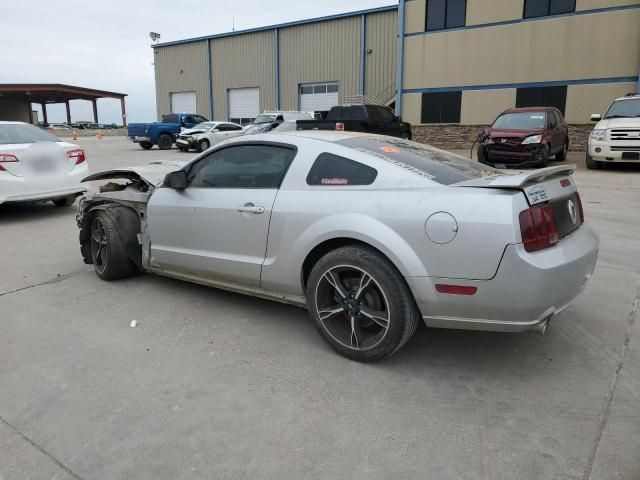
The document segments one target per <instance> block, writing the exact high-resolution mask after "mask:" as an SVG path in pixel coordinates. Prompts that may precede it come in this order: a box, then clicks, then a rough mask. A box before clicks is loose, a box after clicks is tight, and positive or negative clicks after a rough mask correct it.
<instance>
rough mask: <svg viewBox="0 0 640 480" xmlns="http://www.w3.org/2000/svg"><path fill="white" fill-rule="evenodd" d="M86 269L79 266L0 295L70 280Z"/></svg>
mask: <svg viewBox="0 0 640 480" xmlns="http://www.w3.org/2000/svg"><path fill="white" fill-rule="evenodd" d="M84 271H85V269H84V268H79V269H77V270H73V271H71V272H68V273H63V274H60V273H59V274H58V276H57V277H55V278H52V279H51V280H45V281H43V282H39V283H34V284H33V285H27V286H26V287H20V288H16V289H15V290H9V291H7V292H2V293H0V297H4V296H5V295H10V294H12V293H17V292H22V291H23V290H29V289H30V288H35V287H41V286H43V285H51V284H53V283H58V282H63V281H65V280H68V279H70V278H72V277H75V276H76V275H78V274H79V273H82V272H84Z"/></svg>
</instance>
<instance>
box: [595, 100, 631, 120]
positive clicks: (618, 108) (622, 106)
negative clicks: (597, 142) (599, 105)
mask: <svg viewBox="0 0 640 480" xmlns="http://www.w3.org/2000/svg"><path fill="white" fill-rule="evenodd" d="M634 117H640V98H637V99H635V98H634V99H633V100H618V101H616V102H613V103H612V104H611V106H610V107H609V111H607V113H606V114H605V115H604V118H634Z"/></svg>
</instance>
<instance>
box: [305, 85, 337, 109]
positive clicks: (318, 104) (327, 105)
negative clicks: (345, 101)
mask: <svg viewBox="0 0 640 480" xmlns="http://www.w3.org/2000/svg"><path fill="white" fill-rule="evenodd" d="M338 104H339V102H338V84H337V83H317V84H312V85H300V110H302V111H303V112H326V111H327V110H330V109H331V107H335V106H336V105H338Z"/></svg>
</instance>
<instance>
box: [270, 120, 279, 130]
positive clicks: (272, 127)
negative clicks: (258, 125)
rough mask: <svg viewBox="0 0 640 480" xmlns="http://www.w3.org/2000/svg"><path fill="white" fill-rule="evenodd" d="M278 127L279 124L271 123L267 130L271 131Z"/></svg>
mask: <svg viewBox="0 0 640 480" xmlns="http://www.w3.org/2000/svg"><path fill="white" fill-rule="evenodd" d="M279 126H280V124H279V123H278V122H273V123H272V124H271V128H270V129H269V130H273V129H274V128H278V127H279Z"/></svg>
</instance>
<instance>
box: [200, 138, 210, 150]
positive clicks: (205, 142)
mask: <svg viewBox="0 0 640 480" xmlns="http://www.w3.org/2000/svg"><path fill="white" fill-rule="evenodd" d="M210 147H211V143H210V142H209V140H207V139H206V138H203V139H202V140H200V141H199V142H198V152H204V151H205V150H208V149H209V148H210Z"/></svg>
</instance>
